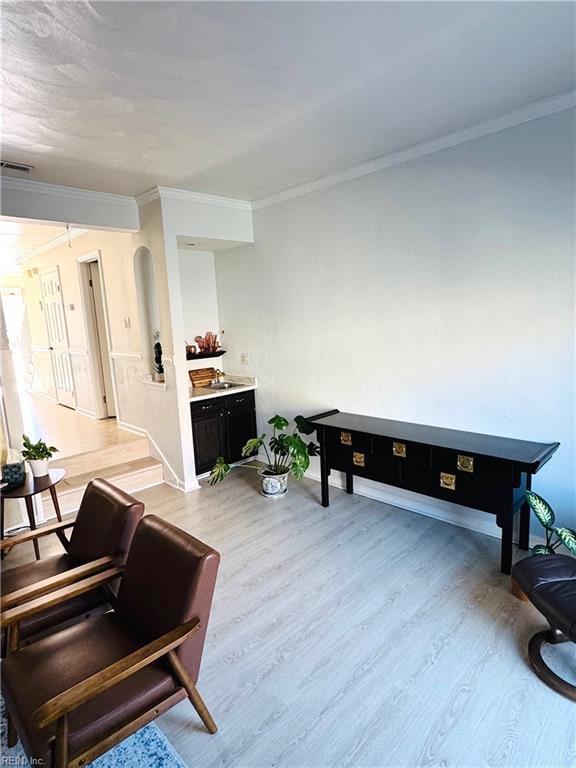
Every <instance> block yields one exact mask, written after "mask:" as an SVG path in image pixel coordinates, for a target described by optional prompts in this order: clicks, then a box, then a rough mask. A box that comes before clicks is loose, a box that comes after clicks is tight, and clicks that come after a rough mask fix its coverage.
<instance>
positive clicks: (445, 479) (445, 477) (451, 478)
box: [440, 472, 456, 491]
mask: <svg viewBox="0 0 576 768" xmlns="http://www.w3.org/2000/svg"><path fill="white" fill-rule="evenodd" d="M440 488H447V489H448V490H449V491H455V490H456V475H449V474H448V473H447V472H440Z"/></svg>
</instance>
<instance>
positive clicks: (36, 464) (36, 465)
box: [28, 459, 48, 477]
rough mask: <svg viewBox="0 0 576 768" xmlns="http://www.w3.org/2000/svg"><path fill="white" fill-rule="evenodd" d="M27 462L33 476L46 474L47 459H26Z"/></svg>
mask: <svg viewBox="0 0 576 768" xmlns="http://www.w3.org/2000/svg"><path fill="white" fill-rule="evenodd" d="M28 464H30V471H31V472H32V474H33V475H34V477H45V476H46V475H47V474H48V459H28Z"/></svg>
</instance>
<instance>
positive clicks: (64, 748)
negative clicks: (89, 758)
mask: <svg viewBox="0 0 576 768" xmlns="http://www.w3.org/2000/svg"><path fill="white" fill-rule="evenodd" d="M54 768H68V716H67V715H63V716H62V717H61V718H59V720H58V721H57V723H56V741H55V742H54Z"/></svg>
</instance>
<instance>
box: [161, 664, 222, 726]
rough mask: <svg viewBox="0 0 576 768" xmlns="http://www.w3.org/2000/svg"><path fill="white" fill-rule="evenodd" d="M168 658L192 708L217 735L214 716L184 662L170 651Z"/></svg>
mask: <svg viewBox="0 0 576 768" xmlns="http://www.w3.org/2000/svg"><path fill="white" fill-rule="evenodd" d="M168 658H169V659H170V663H171V664H172V669H173V670H174V673H175V674H176V677H177V678H178V680H179V682H180V684H181V685H182V687H183V688H184V690H185V691H186V693H187V694H188V698H189V699H190V701H191V702H192V706H193V707H194V709H195V710H196V712H198V715H199V716H200V719H201V720H202V722H203V723H204V725H205V726H206V728H207V729H208V731H209V732H210V733H216V731H217V730H218V726H217V725H216V723H215V722H214V720H213V719H212V715H211V714H210V712H209V711H208V707H207V706H206V704H204V701H203V700H202V696H200V694H199V693H198V690H197V688H196V686H195V685H194V683H193V682H192V680H191V679H190V675H189V674H188V672H187V671H186V669H185V668H184V666H183V664H182V662H181V661H180V659H179V658H178V656H177V655H176V653H175V652H174V651H170V652H169V653H168Z"/></svg>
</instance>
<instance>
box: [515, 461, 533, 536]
mask: <svg viewBox="0 0 576 768" xmlns="http://www.w3.org/2000/svg"><path fill="white" fill-rule="evenodd" d="M531 488H532V475H526V490H527V491H529V490H531ZM518 546H519V547H520V549H524V550H526V549H530V506H529V504H528V503H527V502H526V501H525V502H524V504H522V507H521V508H520V536H519V540H518Z"/></svg>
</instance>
